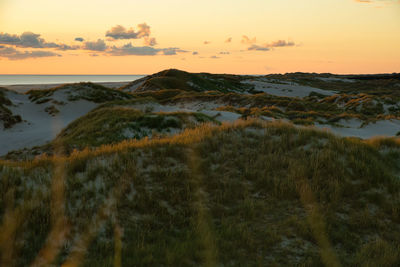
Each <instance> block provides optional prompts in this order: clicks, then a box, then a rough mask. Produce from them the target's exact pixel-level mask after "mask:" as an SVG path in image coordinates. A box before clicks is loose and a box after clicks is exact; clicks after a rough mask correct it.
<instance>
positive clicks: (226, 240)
mask: <svg viewBox="0 0 400 267" xmlns="http://www.w3.org/2000/svg"><path fill="white" fill-rule="evenodd" d="M399 148H400V144H399V141H398V140H396V139H375V140H370V141H368V142H363V141H360V140H355V139H343V138H338V137H335V136H333V135H331V134H328V133H325V132H321V131H315V130H312V129H306V128H304V129H303V128H302V129H298V128H294V127H293V126H290V125H288V124H282V123H271V124H263V123H261V122H258V121H247V122H243V121H242V122H237V123H236V124H234V125H230V124H223V125H221V126H212V125H203V126H200V127H197V128H195V129H191V130H186V131H185V132H183V133H182V134H180V135H177V136H172V137H169V138H161V139H157V138H155V139H151V140H149V139H144V140H138V141H133V140H130V141H124V142H122V143H119V144H115V145H106V146H102V147H101V148H99V149H96V150H88V149H86V150H83V151H80V152H78V151H76V152H74V153H72V154H71V155H69V156H62V155H61V154H60V155H58V156H53V157H42V158H40V159H36V160H35V161H29V162H1V164H0V175H1V177H2V179H1V181H0V193H1V195H2V198H1V202H0V211H1V220H2V224H1V226H0V244H1V257H2V258H1V260H2V265H5V266H11V265H17V266H25V265H29V264H31V263H33V262H35V263H38V262H39V263H43V264H45V265H46V264H49V263H53V264H56V265H59V264H61V263H66V264H72V265H73V264H78V263H79V264H82V265H84V266H112V265H113V264H115V262H117V263H118V262H121V264H122V266H160V265H168V266H191V265H195V266H197V265H199V264H204V265H208V266H213V265H224V266H237V265H239V266H271V265H272V266H276V265H277V266H293V265H302V266H321V265H327V266H339V265H340V264H342V265H346V266H365V265H369V266H397V265H398V264H399V263H400V254H399V251H400V250H399V244H400V208H399V207H400V205H399V204H400V194H399V192H400V185H399V180H398V179H399V173H400V171H399V168H400V166H399V164H398V162H399V158H400V152H399V151H400V149H399ZM56 149H57V151H59V153H61V152H62V150H63V147H56ZM60 181H63V182H60ZM57 233H58V234H57ZM6 240H7V242H6ZM9 240H11V242H10V241H9Z"/></svg>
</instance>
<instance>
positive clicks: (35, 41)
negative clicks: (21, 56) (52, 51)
mask: <svg viewBox="0 0 400 267" xmlns="http://www.w3.org/2000/svg"><path fill="white" fill-rule="evenodd" d="M0 44H7V45H13V46H16V47H25V48H28V47H29V48H56V49H59V50H75V49H77V47H72V46H69V45H66V44H56V43H48V42H46V41H45V40H44V39H43V38H40V34H36V33H33V32H24V33H22V34H21V35H16V34H13V35H11V34H8V33H0Z"/></svg>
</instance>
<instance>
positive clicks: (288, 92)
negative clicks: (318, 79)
mask: <svg viewBox="0 0 400 267" xmlns="http://www.w3.org/2000/svg"><path fill="white" fill-rule="evenodd" d="M243 83H246V84H252V85H254V89H255V90H257V91H261V92H264V93H267V94H270V95H276V96H287V97H305V96H308V95H309V94H310V93H311V92H316V93H319V94H323V95H327V96H329V95H334V94H336V92H334V91H329V90H323V89H319V88H314V87H309V86H303V85H298V84H295V83H293V84H278V83H271V82H268V81H267V80H263V79H257V80H247V81H243Z"/></svg>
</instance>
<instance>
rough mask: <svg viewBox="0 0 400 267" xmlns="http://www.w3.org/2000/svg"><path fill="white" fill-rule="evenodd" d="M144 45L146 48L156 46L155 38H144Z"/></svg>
mask: <svg viewBox="0 0 400 267" xmlns="http://www.w3.org/2000/svg"><path fill="white" fill-rule="evenodd" d="M144 44H145V45H147V46H155V45H156V44H157V40H156V38H152V37H151V38H150V37H145V38H144Z"/></svg>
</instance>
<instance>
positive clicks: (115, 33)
mask: <svg viewBox="0 0 400 267" xmlns="http://www.w3.org/2000/svg"><path fill="white" fill-rule="evenodd" d="M137 28H138V31H135V30H134V29H133V28H130V29H126V28H125V27H124V26H122V25H117V26H115V27H112V28H111V30H109V31H107V32H106V37H110V39H111V40H126V39H140V38H143V37H149V36H150V26H148V25H147V24H146V23H142V24H139V25H138V26H137Z"/></svg>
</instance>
